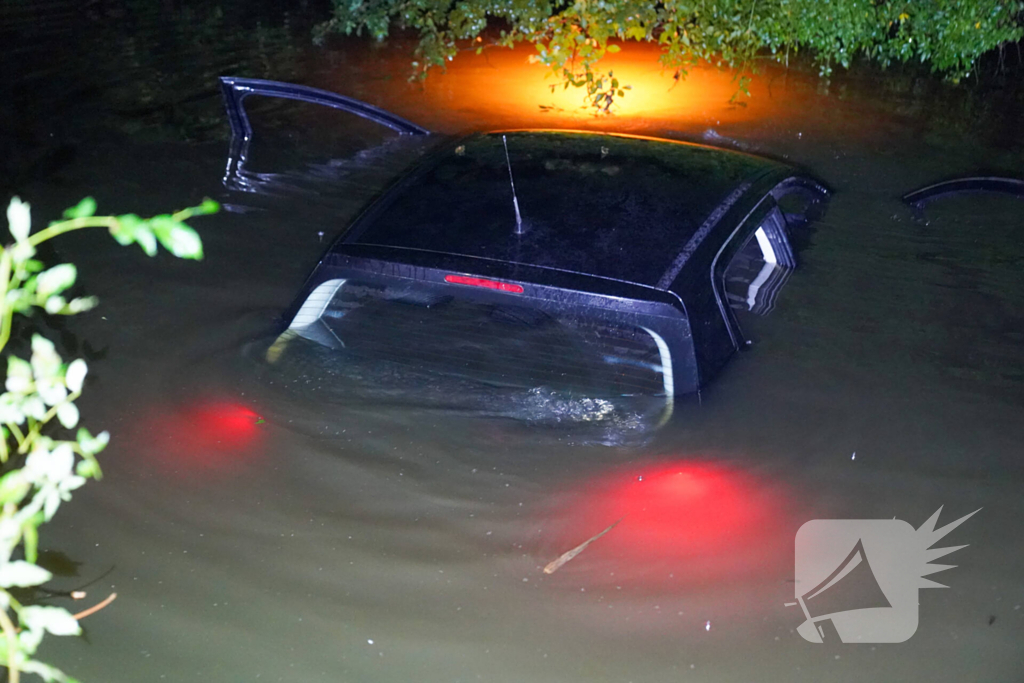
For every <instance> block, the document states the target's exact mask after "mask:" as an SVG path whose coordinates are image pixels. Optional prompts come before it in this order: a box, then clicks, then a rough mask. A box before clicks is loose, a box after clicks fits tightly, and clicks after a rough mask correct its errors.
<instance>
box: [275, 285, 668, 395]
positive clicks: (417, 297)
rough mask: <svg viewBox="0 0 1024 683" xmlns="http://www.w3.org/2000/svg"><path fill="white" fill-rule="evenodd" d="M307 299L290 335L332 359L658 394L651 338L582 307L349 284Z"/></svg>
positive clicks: (657, 357) (580, 389) (581, 389)
mask: <svg viewBox="0 0 1024 683" xmlns="http://www.w3.org/2000/svg"><path fill="white" fill-rule="evenodd" d="M335 283H336V284H335ZM331 290H334V291H333V293H332V292H331ZM325 294H326V295H327V296H329V297H330V298H329V300H328V299H327V297H326V296H324V295H325ZM318 299H319V300H318ZM310 301H311V302H313V304H314V306H313V307H304V308H303V311H300V313H299V314H298V315H297V316H296V320H295V322H294V323H293V324H292V329H293V330H294V331H295V332H297V333H298V334H299V335H300V336H302V337H305V338H307V339H309V340H311V341H315V342H317V343H319V344H321V345H323V346H326V347H329V348H332V349H335V350H336V351H337V353H338V362H355V363H360V362H377V361H383V362H387V363H391V364H397V365H401V366H405V367H408V368H410V369H413V370H416V371H420V372H423V371H426V372H429V373H434V374H439V375H447V376H452V377H458V378H461V379H465V380H471V381H473V382H477V383H480V384H483V385H487V386H491V387H497V388H510V389H521V390H536V389H544V390H550V391H558V392H563V393H567V394H581V395H587V396H594V397H606V398H614V397H621V396H664V395H665V379H664V375H663V372H662V361H663V359H662V356H661V352H660V350H659V347H658V344H657V342H656V341H655V338H654V337H653V335H652V334H651V333H649V332H647V331H646V330H644V329H643V328H641V327H634V326H629V325H614V324H608V323H605V322H601V321H600V319H599V318H598V313H597V312H594V313H593V315H588V311H587V310H586V309H583V310H581V311H579V312H578V313H574V314H572V316H571V317H570V316H566V317H553V316H550V315H548V314H546V313H544V312H541V311H538V310H535V309H531V308H525V307H519V306H506V305H493V304H481V303H476V302H471V301H462V300H459V299H455V298H453V297H451V296H442V295H437V294H431V293H428V292H424V291H422V290H408V289H392V288H388V287H381V286H377V285H368V284H363V283H359V282H354V281H351V280H346V281H332V283H325V285H321V287H319V288H318V289H317V290H316V291H314V292H313V293H312V294H311V296H310Z"/></svg>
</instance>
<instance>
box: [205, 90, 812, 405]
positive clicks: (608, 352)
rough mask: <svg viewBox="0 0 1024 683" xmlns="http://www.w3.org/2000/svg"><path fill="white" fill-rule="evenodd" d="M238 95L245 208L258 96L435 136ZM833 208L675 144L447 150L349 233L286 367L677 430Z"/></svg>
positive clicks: (547, 136)
mask: <svg viewBox="0 0 1024 683" xmlns="http://www.w3.org/2000/svg"><path fill="white" fill-rule="evenodd" d="M223 89H224V94H225V99H226V101H227V106H228V112H229V119H230V121H231V124H232V130H233V134H234V138H233V142H232V151H231V157H230V161H229V165H228V174H227V177H226V179H225V182H226V184H228V186H229V187H232V188H234V189H236V190H239V189H240V190H253V189H254V188H255V189H258V187H257V186H258V184H259V183H258V182H257V180H258V179H254V178H253V177H250V176H247V174H246V171H245V168H244V165H245V159H246V146H247V144H248V141H249V139H250V138H251V136H252V130H251V128H250V126H249V124H248V121H247V118H246V113H245V109H244V107H243V99H244V98H245V97H246V96H247V95H249V94H254V93H255V94H263V95H273V96H277V97H285V98H292V99H299V100H303V101H306V102H315V103H317V104H324V105H327V106H332V107H338V108H342V109H345V110H346V111H351V112H352V113H355V114H357V115H359V116H363V117H366V118H369V119H371V120H374V121H376V122H378V123H381V124H382V125H384V126H387V127H389V128H391V129H392V130H394V131H396V132H398V133H400V134H403V135H424V134H426V132H425V131H423V130H422V129H420V128H418V127H417V126H415V125H414V124H411V123H408V122H406V121H403V120H402V119H399V118H398V117H395V116H393V115H391V114H388V113H386V112H382V111H381V110H378V109H375V108H372V107H369V106H368V105H365V104H363V103H358V102H356V101H354V100H349V99H348V98H343V97H340V96H337V95H334V94H332V93H326V92H324V91H319V90H315V89H312V88H307V87H303V86H292V85H288V84H281V83H273V82H265V81H253V80H247V79H237V78H235V79H230V78H225V79H223ZM827 196H828V191H827V190H826V188H825V187H823V186H822V185H821V184H820V183H818V182H817V181H815V180H814V179H813V178H811V177H809V176H808V175H806V174H804V173H801V172H799V171H797V170H795V169H794V168H792V167H790V166H788V165H785V164H782V163H778V162H776V161H772V160H768V159H764V158H760V157H756V156H752V155H749V154H744V153H740V152H736V151H730V150H723V149H717V148H712V147H707V146H703V145H698V144H691V143H684V142H677V141H671V140H660V139H652V138H642V137H636V136H627V135H613V134H596V133H586V132H574V131H506V132H497V133H482V134H473V135H469V136H467V137H462V138H458V139H449V140H443V141H440V142H439V144H438V146H437V147H435V148H434V149H433V151H431V152H430V153H429V154H427V155H425V156H424V158H422V159H421V160H420V162H419V163H417V164H416V165H415V166H414V167H413V168H412V169H411V170H410V171H408V172H407V173H406V174H405V175H404V176H403V177H401V178H399V179H398V180H397V181H395V182H394V183H393V184H392V185H391V186H390V187H389V188H388V189H387V190H386V191H384V192H383V193H382V194H381V195H380V196H379V197H378V198H377V199H376V200H375V201H373V202H371V203H370V205H369V206H368V207H367V208H366V209H365V210H364V211H363V213H362V214H361V215H360V216H359V217H358V218H357V219H356V220H355V221H353V222H352V223H351V224H350V225H348V226H347V227H345V228H344V229H342V230H341V231H340V233H339V235H338V236H337V238H336V239H335V240H334V242H333V243H332V244H331V245H330V247H329V248H328V250H327V252H326V253H325V254H324V255H323V257H322V258H321V260H320V262H319V264H318V265H317V266H316V268H315V269H314V270H313V272H312V274H311V275H310V277H309V279H308V280H307V282H306V284H305V286H304V287H303V289H302V291H301V292H300V293H299V295H298V297H297V298H296V301H295V303H294V304H293V306H292V308H291V309H290V310H289V311H288V312H287V314H286V315H285V320H284V325H285V326H286V327H287V331H286V332H285V333H284V334H283V335H282V336H281V338H280V339H279V340H278V342H277V343H276V344H275V345H274V346H272V347H271V349H270V351H269V356H270V358H272V359H273V358H275V357H276V356H277V355H279V354H280V353H281V351H282V348H283V346H284V344H285V343H286V342H288V340H291V339H294V338H295V337H302V338H304V339H306V340H311V341H313V342H316V343H318V344H321V345H323V346H325V347H328V348H332V349H336V350H337V351H338V352H339V353H341V354H343V355H347V356H351V357H364V358H365V357H373V358H378V359H381V360H385V361H387V362H394V363H399V364H405V365H408V366H415V367H416V368H420V369H423V368H427V369H431V370H436V371H437V372H440V373H447V374H453V373H454V374H455V375H459V376H460V377H462V378H465V379H467V380H470V379H471V380H472V381H475V382H481V383H483V384H489V385H493V386H512V387H517V388H520V389H526V390H530V389H536V388H538V387H550V388H554V387H561V390H564V391H567V392H570V393H572V392H577V393H578V394H580V395H582V394H587V395H593V396H606V397H617V396H638V395H645V396H654V397H657V398H658V399H660V401H661V403H662V406H663V410H662V414H663V416H664V417H665V418H667V416H668V415H669V414H671V412H672V405H673V402H674V399H675V397H677V396H680V395H682V394H687V393H692V392H696V391H697V390H698V389H699V388H700V387H701V386H703V385H704V384H705V383H706V382H707V381H708V380H709V379H710V378H712V377H713V376H714V375H715V374H716V373H717V372H718V371H719V370H720V369H721V368H722V366H723V365H724V364H725V363H726V361H727V360H728V359H729V357H730V356H731V355H732V354H733V353H734V352H735V351H736V350H737V349H739V348H740V347H741V345H742V344H743V343H744V342H743V336H742V332H741V330H740V327H739V323H738V320H737V315H736V311H735V310H734V308H737V307H738V308H741V309H744V310H753V311H755V312H763V311H765V310H767V309H769V308H770V307H771V305H772V303H773V301H774V296H775V294H776V292H777V291H778V287H780V286H781V283H782V282H784V281H785V278H786V276H787V274H788V272H789V271H790V270H791V269H792V268H793V267H795V265H796V258H795V255H794V252H793V248H792V246H791V241H790V231H791V230H793V229H796V228H799V227H800V226H801V225H802V224H804V223H805V222H806V221H807V220H808V219H809V218H810V216H809V214H810V213H812V212H814V211H815V210H816V207H817V206H818V205H819V203H820V202H821V200H824V199H825V198H827ZM793 198H799V201H795V202H794V201H792V199H793ZM789 205H792V206H796V207H798V208H797V212H794V211H793V210H790V211H789V212H787V211H786V210H784V209H783V207H788V206H789Z"/></svg>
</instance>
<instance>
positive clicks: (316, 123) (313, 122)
mask: <svg viewBox="0 0 1024 683" xmlns="http://www.w3.org/2000/svg"><path fill="white" fill-rule="evenodd" d="M220 82H221V91H222V93H223V95H224V104H225V107H226V109H227V116H228V122H229V124H230V126H231V143H230V147H229V150H228V157H227V164H226V168H225V172H224V178H223V182H224V186H225V187H226V188H227V189H228V190H229V192H242V193H249V194H255V195H265V196H282V195H284V196H295V195H300V196H301V195H323V194H329V193H330V191H332V189H333V190H335V191H336V190H337V188H338V186H339V182H340V184H342V185H343V184H344V182H345V181H346V180H349V179H350V177H351V176H352V175H353V172H354V171H357V170H360V169H365V168H366V167H367V166H368V165H370V164H368V163H367V161H368V159H369V160H374V159H377V158H379V157H382V156H384V157H386V156H388V155H389V154H390V153H391V152H397V154H391V156H398V157H401V156H403V155H402V153H401V152H403V151H409V150H413V151H414V150H415V149H416V148H417V147H422V146H423V145H422V141H424V140H425V139H426V138H427V136H429V131H427V130H426V129H424V128H421V127H420V126H417V125H416V124H414V123H411V122H409V121H406V120H405V119H403V118H401V117H400V116H397V115H395V114H392V113H391V112H387V111H384V110H383V109H379V108H377V107H374V106H372V105H369V104H366V103H365V102H360V101H359V100H355V99H352V98H350V97H345V96H343V95H338V94H336V93H332V92H328V91H326V90H320V89H318V88H312V87H309V86H304V85H294V84H291V83H281V82H278V81H266V80H259V79H253V78H238V77H234V76H225V77H222V78H221V79H220ZM410 139H416V140H417V143H413V144H407V143H408V142H409V141H410ZM403 143H406V144H403ZM414 156H415V152H414ZM384 165H385V166H387V168H386V169H384V172H385V173H386V174H390V175H393V174H394V173H395V167H396V166H397V167H401V166H402V161H401V160H396V161H394V162H393V163H391V164H390V165H389V164H387V163H385V164H384ZM253 203H254V201H253V198H252V197H250V198H247V199H245V200H242V201H240V202H234V201H230V200H229V201H228V202H226V208H227V209H228V210H234V211H246V210H251V209H253V208H255V207H254V206H253ZM255 203H256V204H259V202H255Z"/></svg>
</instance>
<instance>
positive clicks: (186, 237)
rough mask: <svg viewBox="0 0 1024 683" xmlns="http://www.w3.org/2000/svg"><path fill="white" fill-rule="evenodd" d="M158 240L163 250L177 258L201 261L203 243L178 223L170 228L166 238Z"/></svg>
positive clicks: (195, 233) (197, 235)
mask: <svg viewBox="0 0 1024 683" xmlns="http://www.w3.org/2000/svg"><path fill="white" fill-rule="evenodd" d="M157 236H158V237H159V238H160V243H161V244H162V245H164V249H166V250H167V251H169V252H171V253H172V254H174V255H175V256H177V257H178V258H187V259H195V260H197V261H198V260H201V259H202V258H203V242H202V240H200V239H199V234H198V233H197V232H196V231H195V230H193V229H192V228H190V227H188V226H187V225H185V224H184V223H178V224H177V225H175V226H174V227H172V228H171V229H170V230H169V231H168V233H167V234H166V236H163V237H161V236H160V235H159V234H158V235H157Z"/></svg>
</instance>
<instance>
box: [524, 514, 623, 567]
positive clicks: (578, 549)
mask: <svg viewBox="0 0 1024 683" xmlns="http://www.w3.org/2000/svg"><path fill="white" fill-rule="evenodd" d="M623 519H625V518H624V517H620V518H619V519H617V520H615V521H614V522H612V524H611V526H609V527H608V528H607V529H605V530H604V531H602V532H601V533H599V534H596V535H594V536H591V537H590V538H588V539H587V540H585V541H583V543H580V544H579V545H578V546H576V547H575V548H573V549H572V550H570V551H568V552H565V553H562V555H561V556H559V558H558V559H557V560H554V561H553V562H550V563H548V566H546V567H544V573H545V574H554V573H555V572H557V571H558V570H559V569H561V567H562V565H563V564H565V563H566V562H568V561H569V560H571V559H572V558H574V557H576V556H577V555H579V554H580V553H582V552H583V549H584V548H586V547H587V546H588V545H590V544H591V543H593V542H594V541H596V540H597V539H599V538H601V537H602V536H604V535H605V534H606V533H608V532H609V531H611V530H612V529H614V528H615V525H616V524H618V523H619V522H621V521H622V520H623Z"/></svg>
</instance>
